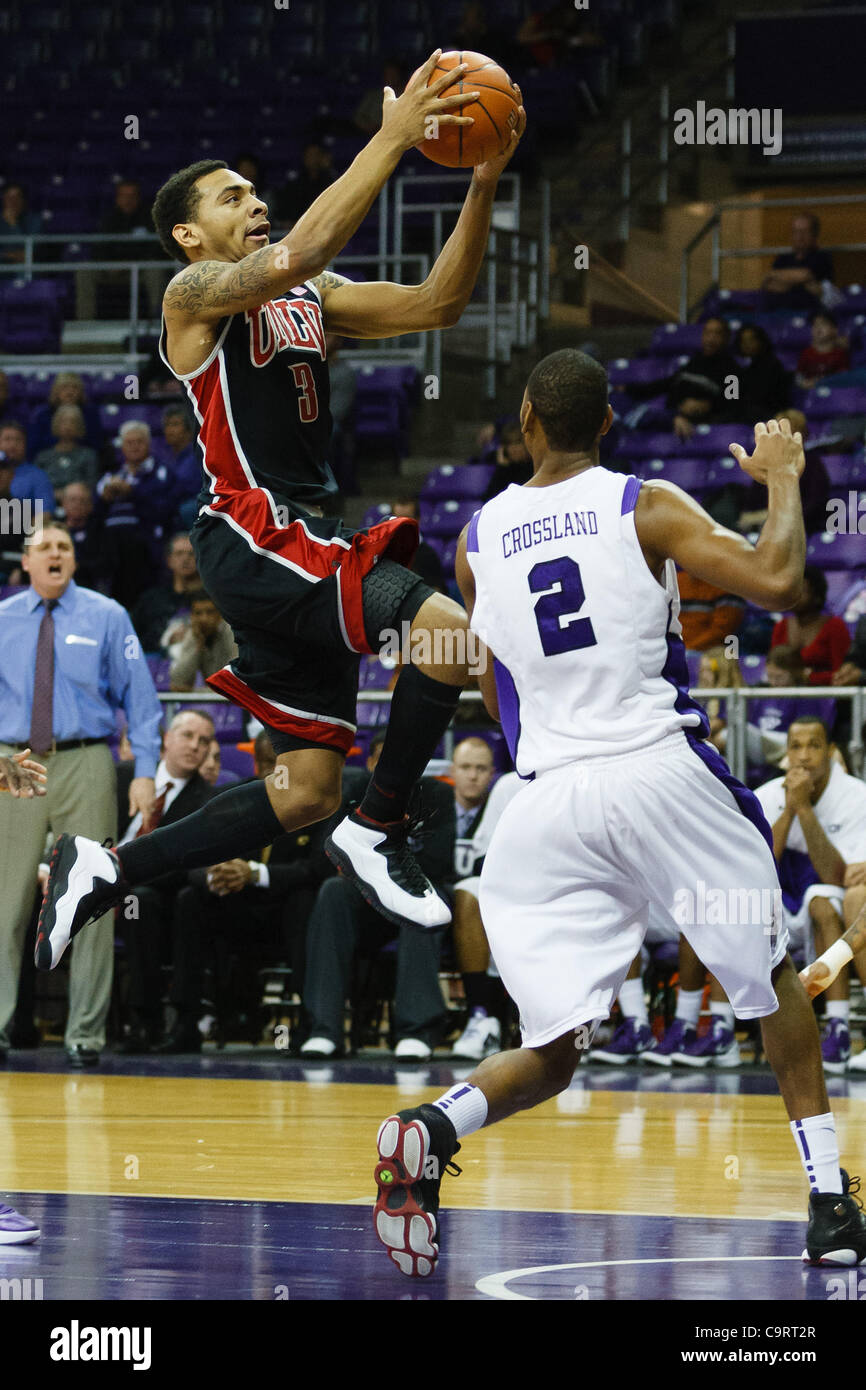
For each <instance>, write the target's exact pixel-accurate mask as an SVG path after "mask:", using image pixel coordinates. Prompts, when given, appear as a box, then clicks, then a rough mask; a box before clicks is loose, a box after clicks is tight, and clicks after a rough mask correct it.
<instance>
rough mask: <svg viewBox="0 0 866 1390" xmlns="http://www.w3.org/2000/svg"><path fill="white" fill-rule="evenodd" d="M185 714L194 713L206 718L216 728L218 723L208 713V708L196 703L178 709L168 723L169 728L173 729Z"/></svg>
mask: <svg viewBox="0 0 866 1390" xmlns="http://www.w3.org/2000/svg"><path fill="white" fill-rule="evenodd" d="M185 714H194V715H196V716H197V718H199V719H206V720H207V722H208V724H210V726H211V728H212V729H214V730H216V724H215V723H214V721H213V715H210V714H208V712H207V710H206V709H202V708H201V707H200V706H196V705H184V707H183V709H179V710H178V711H177V714H174V715H172V718H171V720H170V721H169V725H168V727H169V729H173V728H174V726H175V724H176V723H177V721H178V720H179V719H182V718H183V716H184V715H185Z"/></svg>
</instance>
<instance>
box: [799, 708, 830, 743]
mask: <svg viewBox="0 0 866 1390" xmlns="http://www.w3.org/2000/svg"><path fill="white" fill-rule="evenodd" d="M798 724H819V725H820V726H821V728H822V729H823V730H824V737H825V739H826V740H827V742H828V744H829V743H832V742H833V734H832V732H831V730H830V725H829V724H828V723H827V721H826V719H820V718H819V717H818V715H817V714H798V715H797V718H796V719H792V720H791V722H790V724H789V725H788V734H789V736H790V733H791V730H792V729H796V727H797V725H798Z"/></svg>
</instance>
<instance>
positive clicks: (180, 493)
mask: <svg viewBox="0 0 866 1390" xmlns="http://www.w3.org/2000/svg"><path fill="white" fill-rule="evenodd" d="M162 437H163V439H164V440H165V443H166V446H167V448H168V450H169V462H170V465H171V474H172V482H173V487H174V493H175V496H176V498H177V502H178V509H179V512H180V519H181V521H182V522H183V523H184V524H185V525H186V526H187V528H189V527H191V526H192V524H193V522H194V521H195V518H196V513H197V511H198V508H197V506H196V498H197V497H198V494H199V492H200V491H201V485H202V469H201V463H200V462H199V457H198V454H197V452H196V448H195V428H194V425H193V419H192V416H191V415H190V413H189V410H188V408H187V407H186V406H185V405H180V404H178V405H167V406H166V407H165V410H164V411H163V412H162Z"/></svg>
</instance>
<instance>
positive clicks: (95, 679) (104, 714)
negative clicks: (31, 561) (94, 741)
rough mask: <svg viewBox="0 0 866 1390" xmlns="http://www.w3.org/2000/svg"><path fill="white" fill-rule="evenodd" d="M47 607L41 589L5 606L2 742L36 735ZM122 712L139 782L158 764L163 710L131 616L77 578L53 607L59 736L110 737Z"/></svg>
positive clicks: (0, 617)
mask: <svg viewBox="0 0 866 1390" xmlns="http://www.w3.org/2000/svg"><path fill="white" fill-rule="evenodd" d="M44 613H45V606H44V604H43V601H42V599H41V598H40V597H39V595H38V594H37V593H36V590H35V589H25V591H24V592H23V593H20V594H14V595H13V597H12V598H7V599H5V600H4V601H3V602H2V603H0V742H4V743H25V742H26V740H27V739H28V737H29V735H30V714H31V707H32V704H33V678H34V675H35V673H36V641H37V638H38V636H39V626H40V623H41V622H42V618H43V616H44ZM117 709H123V711H124V713H125V714H126V720H127V724H128V726H129V741H130V743H131V745H132V750H133V752H134V753H135V775H136V777H153V775H154V773H155V772H156V767H157V763H158V762H159V746H160V738H159V725H160V720H161V717H162V707H161V705H160V703H159V699H158V698H157V694H156V688H155V686H154V684H153V680H152V679H151V675H150V671H149V670H148V666H147V661H146V659H145V656H144V653H143V651H142V650H141V643H140V642H139V640H138V638H137V637H136V635H135V629H134V628H133V626H132V621H131V619H130V617H129V614H128V613H127V612H126V610H125V609H124V608H121V606H120V604H119V603H115V602H114V599H110V598H106V597H105V596H104V595H103V594H98V593H96V592H95V591H94V590H93V589H79V587H78V585H77V584H76V583H75V581H74V580H70V582H69V584H68V586H67V588H66V589H65V590H64V592H63V594H62V596H61V598H60V600H59V602H58V604H57V607H56V608H55V609H54V737H55V739H56V740H57V742H58V743H62V742H64V741H66V740H67V739H75V738H104V739H106V740H107V739H110V738H111V737H112V736H113V735H114V733H115V730H116V727H117V725H116V720H115V711H116V710H117Z"/></svg>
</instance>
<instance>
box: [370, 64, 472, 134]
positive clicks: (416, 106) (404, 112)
mask: <svg viewBox="0 0 866 1390" xmlns="http://www.w3.org/2000/svg"><path fill="white" fill-rule="evenodd" d="M441 56H442V49H441V48H437V49H436V52H435V53H431V54H430V57H429V58H428V59H427V61H426V63H422V65H421V67H420V68H417V69H416V71H415V72H413V74H412V76H411V77H410V78H409V81H408V82H407V83H406V90H405V91H404V92H403V95H402V96H399V97H398V96H396V95H395V93H394V89H393V87H386V88H385V96H384V100H383V103H382V132H383V133H384V134H386V135H389V136H392V137H393V138H394V139H395V140H397V141H398V143H399V144H400V145H401V146H402V148H403V149H404V150H411V148H412V146H413V145H419V144H420V143H421V141H422V140H426V139H427V137H428V135H429V134H430V129H429V124H428V123H429V121H430V119H431V117H435V118H436V120H437V121H438V122H439V124H440V125H472V124H473V121H472V117H471V116H468V115H467V116H461V115H459V114H458V113H459V112H460V110H461V108H462V107H464V106H468V105H470V104H471V103H472V102H474V101H477V100H478V96H479V94H478V92H464V93H462V95H461V93H459V92H455V93H453V94H452V95H451V96H443V95H442V93H443V92H445V91H446V90H447V89H448V88H449V87H451V86H453V85H454V83H455V82H459V81H460V78H461V77H462V76H463V75H464V73H466V72H467V71H468V69H469V64H468V63H460V64H459V65H458V66H457V67H456V68H451V69H449V71H448V72H445V73H443V74H442V75H441V77H437V78H436V80H435V82H431V83H430V86H429V87H428V86H427V83H428V81H429V78H430V75H431V73H432V72H433V69H434V68H435V67H436V64H437V62H438V61H439V59H440V57H441Z"/></svg>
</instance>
